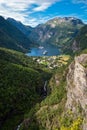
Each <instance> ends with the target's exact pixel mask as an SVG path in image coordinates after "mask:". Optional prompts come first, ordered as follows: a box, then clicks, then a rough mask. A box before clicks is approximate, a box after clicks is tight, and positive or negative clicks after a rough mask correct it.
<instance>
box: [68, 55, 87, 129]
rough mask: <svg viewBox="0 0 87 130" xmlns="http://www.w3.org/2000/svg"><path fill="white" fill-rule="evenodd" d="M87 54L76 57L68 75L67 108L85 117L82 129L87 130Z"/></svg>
mask: <svg viewBox="0 0 87 130" xmlns="http://www.w3.org/2000/svg"><path fill="white" fill-rule="evenodd" d="M86 64H87V54H82V55H80V56H78V57H75V60H74V62H72V64H71V65H70V66H69V72H68V75H67V102H66V108H67V109H69V110H71V111H72V112H73V113H74V114H75V115H76V116H81V117H82V118H83V125H82V130H87V68H86V67H85V66H86Z"/></svg>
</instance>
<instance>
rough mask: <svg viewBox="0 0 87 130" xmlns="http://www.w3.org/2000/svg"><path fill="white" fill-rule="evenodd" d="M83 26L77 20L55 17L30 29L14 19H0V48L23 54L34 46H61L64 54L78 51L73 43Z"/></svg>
mask: <svg viewBox="0 0 87 130" xmlns="http://www.w3.org/2000/svg"><path fill="white" fill-rule="evenodd" d="M84 25H85V24H84V23H83V22H82V21H81V20H80V19H78V18H74V17H64V18H60V17H57V18H54V19H51V20H49V21H47V22H46V23H44V24H40V25H38V26H36V27H35V28H32V27H30V26H26V25H24V24H22V23H21V22H19V21H16V20H15V19H12V18H8V19H7V20H5V19H4V18H3V17H0V46H1V47H6V48H10V49H15V50H18V51H22V52H25V51H27V50H29V48H30V47H31V46H32V47H33V46H34V45H36V46H37V45H43V46H44V44H45V45H46V44H54V45H56V46H61V47H62V51H63V52H64V53H66V52H69V51H73V50H74V49H75V50H78V47H77V46H78V45H77V44H76V43H75V42H76V41H78V38H77V37H79V35H80V34H81V32H82V31H80V30H81V28H82V27H83V29H82V30H84V28H85V27H84ZM85 30H86V29H85ZM77 35H78V36H77ZM81 35H82V34H81ZM75 38H76V40H75ZM80 39H81V37H80ZM84 46H85V45H84ZM71 47H72V48H71Z"/></svg>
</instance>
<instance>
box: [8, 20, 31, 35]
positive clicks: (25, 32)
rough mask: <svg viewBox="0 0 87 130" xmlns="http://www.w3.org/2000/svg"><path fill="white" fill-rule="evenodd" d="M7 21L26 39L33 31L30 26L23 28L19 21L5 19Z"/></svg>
mask: <svg viewBox="0 0 87 130" xmlns="http://www.w3.org/2000/svg"><path fill="white" fill-rule="evenodd" d="M7 21H9V22H10V23H11V24H12V25H14V26H15V27H16V28H18V29H19V30H20V31H21V32H22V33H24V34H25V35H26V36H27V37H28V35H29V34H30V33H31V31H32V30H33V28H32V27H30V26H25V25H24V24H22V23H21V22H19V21H16V20H15V19H12V18H7Z"/></svg>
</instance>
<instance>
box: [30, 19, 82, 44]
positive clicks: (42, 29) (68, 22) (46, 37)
mask: <svg viewBox="0 0 87 130" xmlns="http://www.w3.org/2000/svg"><path fill="white" fill-rule="evenodd" d="M83 26H84V23H83V22H82V21H81V20H80V19H77V18H74V17H64V18H54V19H51V20H49V21H47V22H46V23H45V24H40V25H38V26H37V27H35V28H34V30H33V31H32V32H31V33H30V35H29V38H31V39H33V40H35V41H36V42H37V43H40V44H47V43H48V44H54V45H57V46H58V45H64V44H65V43H67V44H69V43H71V42H72V41H73V39H74V37H75V36H76V35H77V33H78V31H79V29H80V28H81V27H83Z"/></svg>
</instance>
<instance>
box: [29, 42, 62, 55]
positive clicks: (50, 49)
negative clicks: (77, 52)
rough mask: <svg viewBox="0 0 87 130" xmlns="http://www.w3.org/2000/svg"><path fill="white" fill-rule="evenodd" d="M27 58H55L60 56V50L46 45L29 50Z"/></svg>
mask: <svg viewBox="0 0 87 130" xmlns="http://www.w3.org/2000/svg"><path fill="white" fill-rule="evenodd" d="M45 51H47V53H46V54H45V55H44V54H43V53H44V52H45ZM27 55H28V56H56V55H60V50H59V48H58V47H56V46H54V45H51V44H46V45H44V46H43V48H42V49H41V48H39V47H37V48H31V51H30V52H29V53H27Z"/></svg>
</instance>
